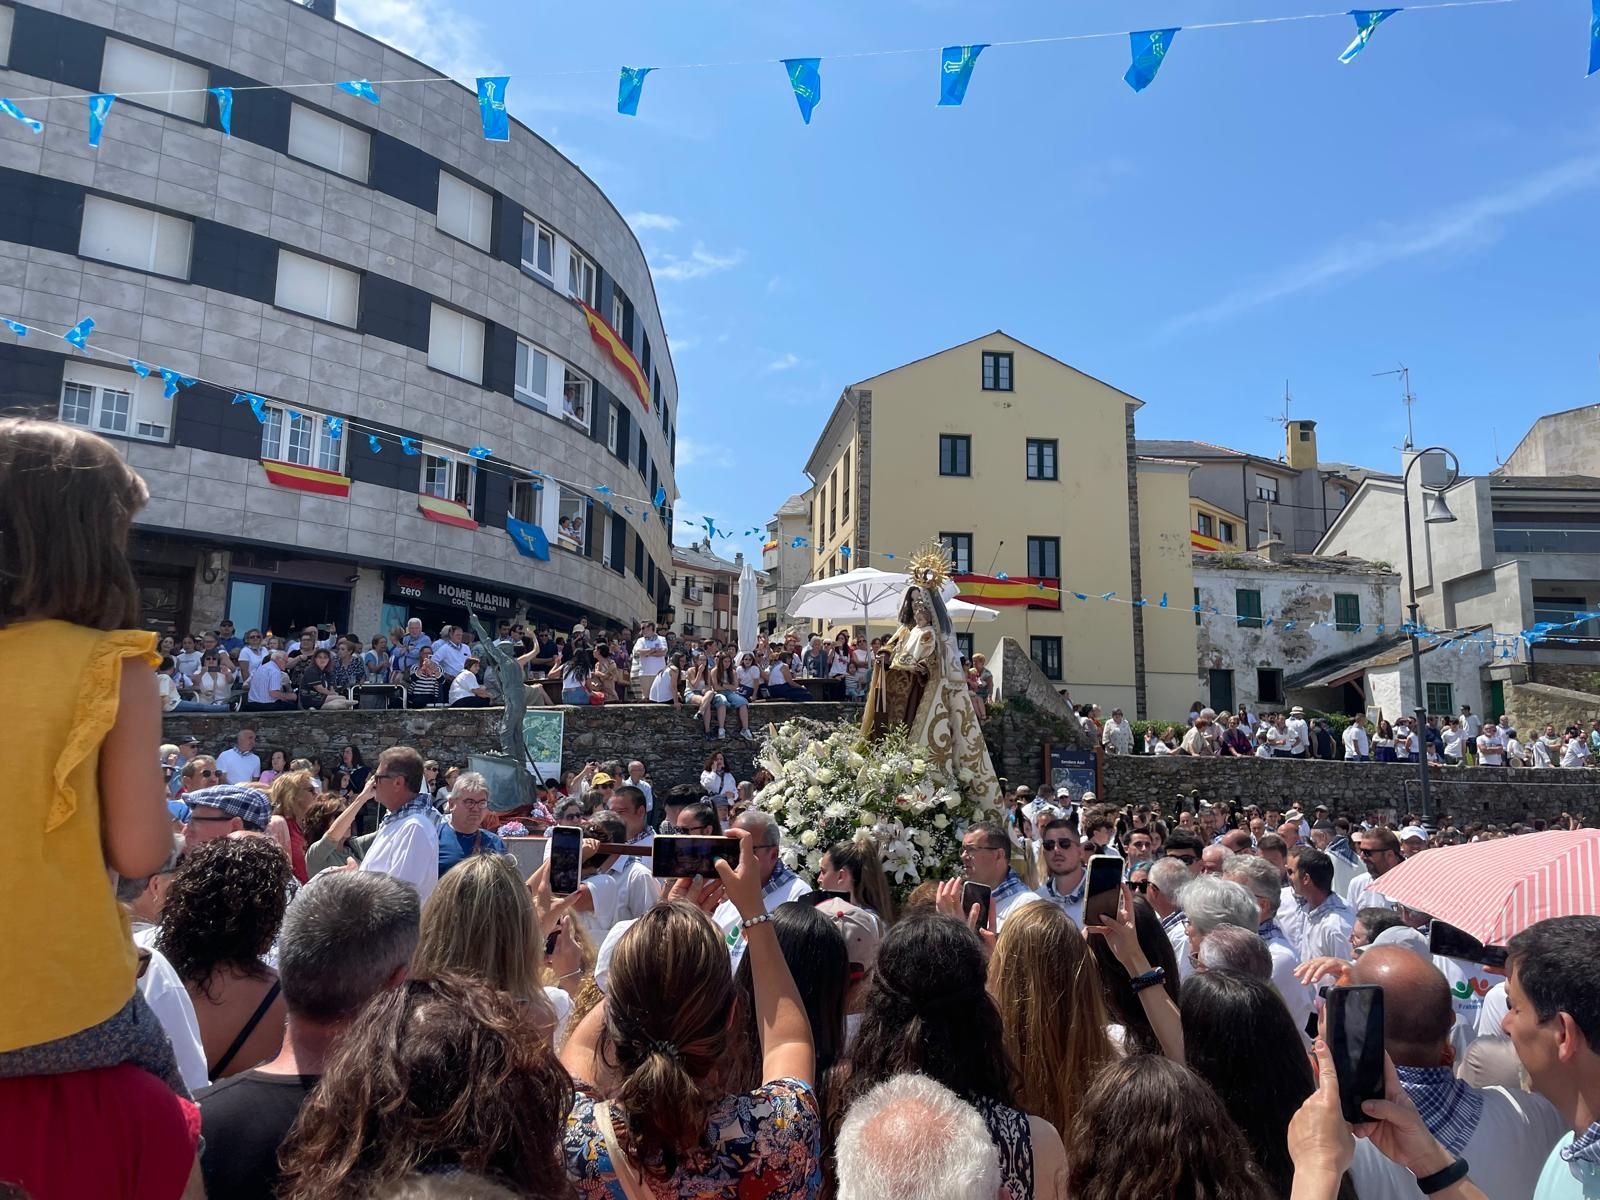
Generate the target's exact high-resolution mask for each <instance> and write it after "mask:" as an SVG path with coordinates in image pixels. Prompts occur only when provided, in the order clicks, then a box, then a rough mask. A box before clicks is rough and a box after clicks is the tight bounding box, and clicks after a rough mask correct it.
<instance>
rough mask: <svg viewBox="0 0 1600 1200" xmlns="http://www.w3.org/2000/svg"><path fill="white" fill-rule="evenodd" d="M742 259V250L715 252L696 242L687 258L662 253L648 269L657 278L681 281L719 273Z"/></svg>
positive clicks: (734, 265)
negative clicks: (726, 252)
mask: <svg viewBox="0 0 1600 1200" xmlns="http://www.w3.org/2000/svg"><path fill="white" fill-rule="evenodd" d="M743 261H744V251H742V250H735V251H734V252H733V253H732V254H715V253H713V252H712V251H710V250H707V249H706V248H705V247H704V246H702V245H700V244H699V243H696V244H695V248H694V249H693V250H691V251H690V252H689V256H688V257H687V258H681V257H679V256H678V255H676V254H667V253H663V254H661V255H659V256H658V258H657V260H656V261H655V262H653V263H652V264H651V266H650V269H651V272H652V273H653V274H654V275H655V277H656V278H657V279H667V280H671V281H673V282H675V283H682V282H684V281H685V280H689V279H704V278H705V277H706V276H707V275H719V274H721V273H722V272H723V271H727V270H731V269H732V268H734V267H736V266H738V265H739V264H740V263H741V262H743Z"/></svg>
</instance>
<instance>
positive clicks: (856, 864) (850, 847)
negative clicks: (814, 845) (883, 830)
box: [817, 829, 894, 931]
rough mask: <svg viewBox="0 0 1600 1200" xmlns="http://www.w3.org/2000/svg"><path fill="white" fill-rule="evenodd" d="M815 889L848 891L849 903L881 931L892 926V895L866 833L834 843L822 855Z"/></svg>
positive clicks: (875, 849) (880, 861)
mask: <svg viewBox="0 0 1600 1200" xmlns="http://www.w3.org/2000/svg"><path fill="white" fill-rule="evenodd" d="M817 886H818V887H819V888H822V889H823V890H824V891H838V892H849V893H850V903H851V904H854V905H855V906H856V907H857V908H863V909H866V911H867V912H869V913H871V914H872V915H873V916H875V917H877V918H878V920H879V921H880V922H881V923H882V925H883V928H884V930H885V931H887V930H888V928H889V926H891V925H893V924H894V893H893V892H891V891H890V890H889V877H888V876H887V875H885V874H884V871H883V858H882V857H881V856H880V854H879V851H878V843H877V840H876V839H875V838H873V836H872V833H871V832H870V831H869V830H865V829H864V830H862V831H861V832H860V833H858V834H856V836H855V840H853V841H849V842H835V843H834V844H833V845H831V846H829V847H828V848H827V849H826V850H824V851H823V852H822V866H821V868H820V870H819V871H818V873H817Z"/></svg>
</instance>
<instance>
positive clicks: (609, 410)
mask: <svg viewBox="0 0 1600 1200" xmlns="http://www.w3.org/2000/svg"><path fill="white" fill-rule="evenodd" d="M606 449H607V450H609V451H611V453H613V454H615V453H616V452H617V406H616V405H615V404H608V405H607V406H606Z"/></svg>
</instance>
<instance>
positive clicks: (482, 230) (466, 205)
mask: <svg viewBox="0 0 1600 1200" xmlns="http://www.w3.org/2000/svg"><path fill="white" fill-rule="evenodd" d="M434 220H435V222H436V223H437V224H438V227H439V230H440V232H441V233H448V234H450V235H451V236H453V237H458V238H460V239H461V240H462V241H463V242H469V243H471V244H472V245H474V246H476V247H477V248H478V249H479V250H487V249H488V248H489V227H490V225H491V224H492V223H493V221H494V199H493V197H491V196H490V195H489V193H488V192H486V191H484V190H483V189H482V188H477V187H473V186H472V185H471V184H470V183H468V182H467V181H466V180H465V179H462V178H461V177H460V176H459V175H452V174H451V173H450V172H449V171H440V172H439V207H438V212H437V214H436V215H435V217H434Z"/></svg>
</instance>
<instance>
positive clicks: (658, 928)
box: [561, 831, 821, 1200]
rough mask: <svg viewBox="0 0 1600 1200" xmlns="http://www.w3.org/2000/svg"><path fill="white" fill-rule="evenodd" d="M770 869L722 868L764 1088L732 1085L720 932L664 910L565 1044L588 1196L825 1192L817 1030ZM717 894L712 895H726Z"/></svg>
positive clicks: (752, 861) (635, 931) (573, 1150)
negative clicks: (767, 889)
mask: <svg viewBox="0 0 1600 1200" xmlns="http://www.w3.org/2000/svg"><path fill="white" fill-rule="evenodd" d="M736 832H737V833H738V834H740V835H741V836H742V834H743V831H736ZM760 870H761V868H760V864H759V861H758V856H757V855H756V854H754V853H751V852H750V851H748V850H746V852H745V853H744V854H743V855H742V856H741V857H740V860H739V866H738V868H737V870H733V869H730V868H729V867H728V865H727V863H718V864H717V873H718V875H719V876H720V877H721V881H722V884H723V886H724V887H725V888H726V889H727V894H728V899H729V900H731V901H732V902H733V904H734V906H735V908H737V910H738V912H739V914H740V917H741V918H742V932H740V933H739V936H741V937H744V938H745V939H746V941H747V943H748V947H749V949H748V950H747V952H746V955H745V958H746V959H747V960H748V961H749V963H750V965H751V973H752V977H753V983H754V986H753V991H754V995H755V1001H754V1003H755V1010H756V1024H757V1027H758V1030H759V1033H760V1041H761V1054H762V1067H761V1078H762V1079H763V1080H764V1082H763V1083H762V1084H761V1086H760V1087H759V1088H757V1089H755V1090H754V1091H751V1092H732V1093H730V1092H728V1091H727V1090H726V1089H725V1088H724V1087H723V1086H722V1083H721V1076H722V1072H723V1067H724V1063H725V1061H726V1059H727V1057H728V1054H729V1050H730V1042H731V1038H732V1037H733V1036H734V1031H735V1029H736V1025H735V1023H734V1020H733V1018H734V1015H735V1012H734V1009H735V999H734V996H735V993H734V983H733V975H732V972H730V971H729V969H728V947H727V944H726V943H725V942H724V941H723V939H722V935H721V933H720V931H719V930H718V929H717V927H716V926H715V925H713V924H712V923H711V921H710V919H709V918H708V917H707V916H706V915H705V913H704V912H702V911H701V910H700V909H698V908H695V907H692V906H690V905H689V904H686V903H682V902H681V901H680V902H669V903H665V904H658V905H656V907H654V908H652V909H650V910H649V911H648V912H646V913H645V914H644V916H642V917H640V918H639V919H638V921H636V922H635V923H634V924H633V926H632V927H631V928H630V929H629V930H628V931H627V932H626V933H625V934H623V935H622V938H621V939H620V940H619V941H618V943H617V945H616V949H615V952H614V954H613V957H612V960H611V967H610V972H609V974H608V975H607V979H606V999H605V1002H604V1004H602V1005H601V1006H599V1007H597V1008H596V1009H595V1010H594V1011H593V1012H591V1013H590V1014H589V1015H588V1017H586V1018H585V1019H584V1021H583V1023H582V1024H581V1025H579V1026H578V1028H577V1029H576V1030H574V1031H573V1033H572V1035H571V1036H570V1037H569V1038H568V1039H567V1043H566V1045H565V1046H564V1047H563V1048H562V1052H561V1061H562V1063H563V1064H565V1066H566V1067H567V1069H568V1071H570V1072H571V1074H572V1076H573V1078H574V1079H575V1080H576V1081H577V1083H578V1097H577V1099H576V1100H575V1101H574V1103H573V1105H572V1112H571V1116H570V1118H569V1120H568V1122H567V1133H566V1154H567V1175H568V1177H569V1178H570V1179H571V1180H572V1181H573V1182H574V1183H575V1184H577V1188H578V1195H579V1196H580V1197H582V1200H610V1198H611V1197H614V1196H616V1195H617V1194H618V1191H619V1190H620V1191H621V1193H622V1194H624V1195H649V1196H653V1197H658V1198H662V1197H677V1198H680V1200H691V1198H692V1200H715V1198H722V1200H737V1198H738V1197H740V1196H743V1195H747V1194H754V1195H770V1196H809V1195H812V1194H814V1192H815V1189H816V1184H817V1181H818V1179H819V1171H820V1165H819V1158H820V1154H821V1119H820V1116H819V1113H818V1109H817V1099H816V1093H815V1092H814V1091H813V1088H812V1077H813V1071H814V1067H815V1059H814V1054H813V1049H812V1041H811V1025H810V1022H809V1021H808V1019H807V1017H806V1010H805V1006H804V1004H802V1002H801V1000H800V995H799V992H798V991H797V989H796V988H795V983H794V978H793V977H792V976H791V975H790V973H789V967H788V964H787V963H786V962H785V961H784V957H783V951H782V949H781V948H780V947H779V943H778V935H777V933H776V931H775V930H774V927H773V923H772V920H771V918H770V917H769V916H768V914H767V911H766V907H765V904H764V902H763V899H764V898H763V896H762V893H761V874H760ZM675 890H676V891H679V892H681V891H682V890H683V889H681V888H680V889H675ZM711 891H712V889H705V890H704V891H703V892H702V897H701V898H702V899H703V900H706V901H707V902H710V901H714V900H715V899H716V897H715V895H714V894H707V893H709V892H711ZM602 1097H610V1099H609V1100H602Z"/></svg>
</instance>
